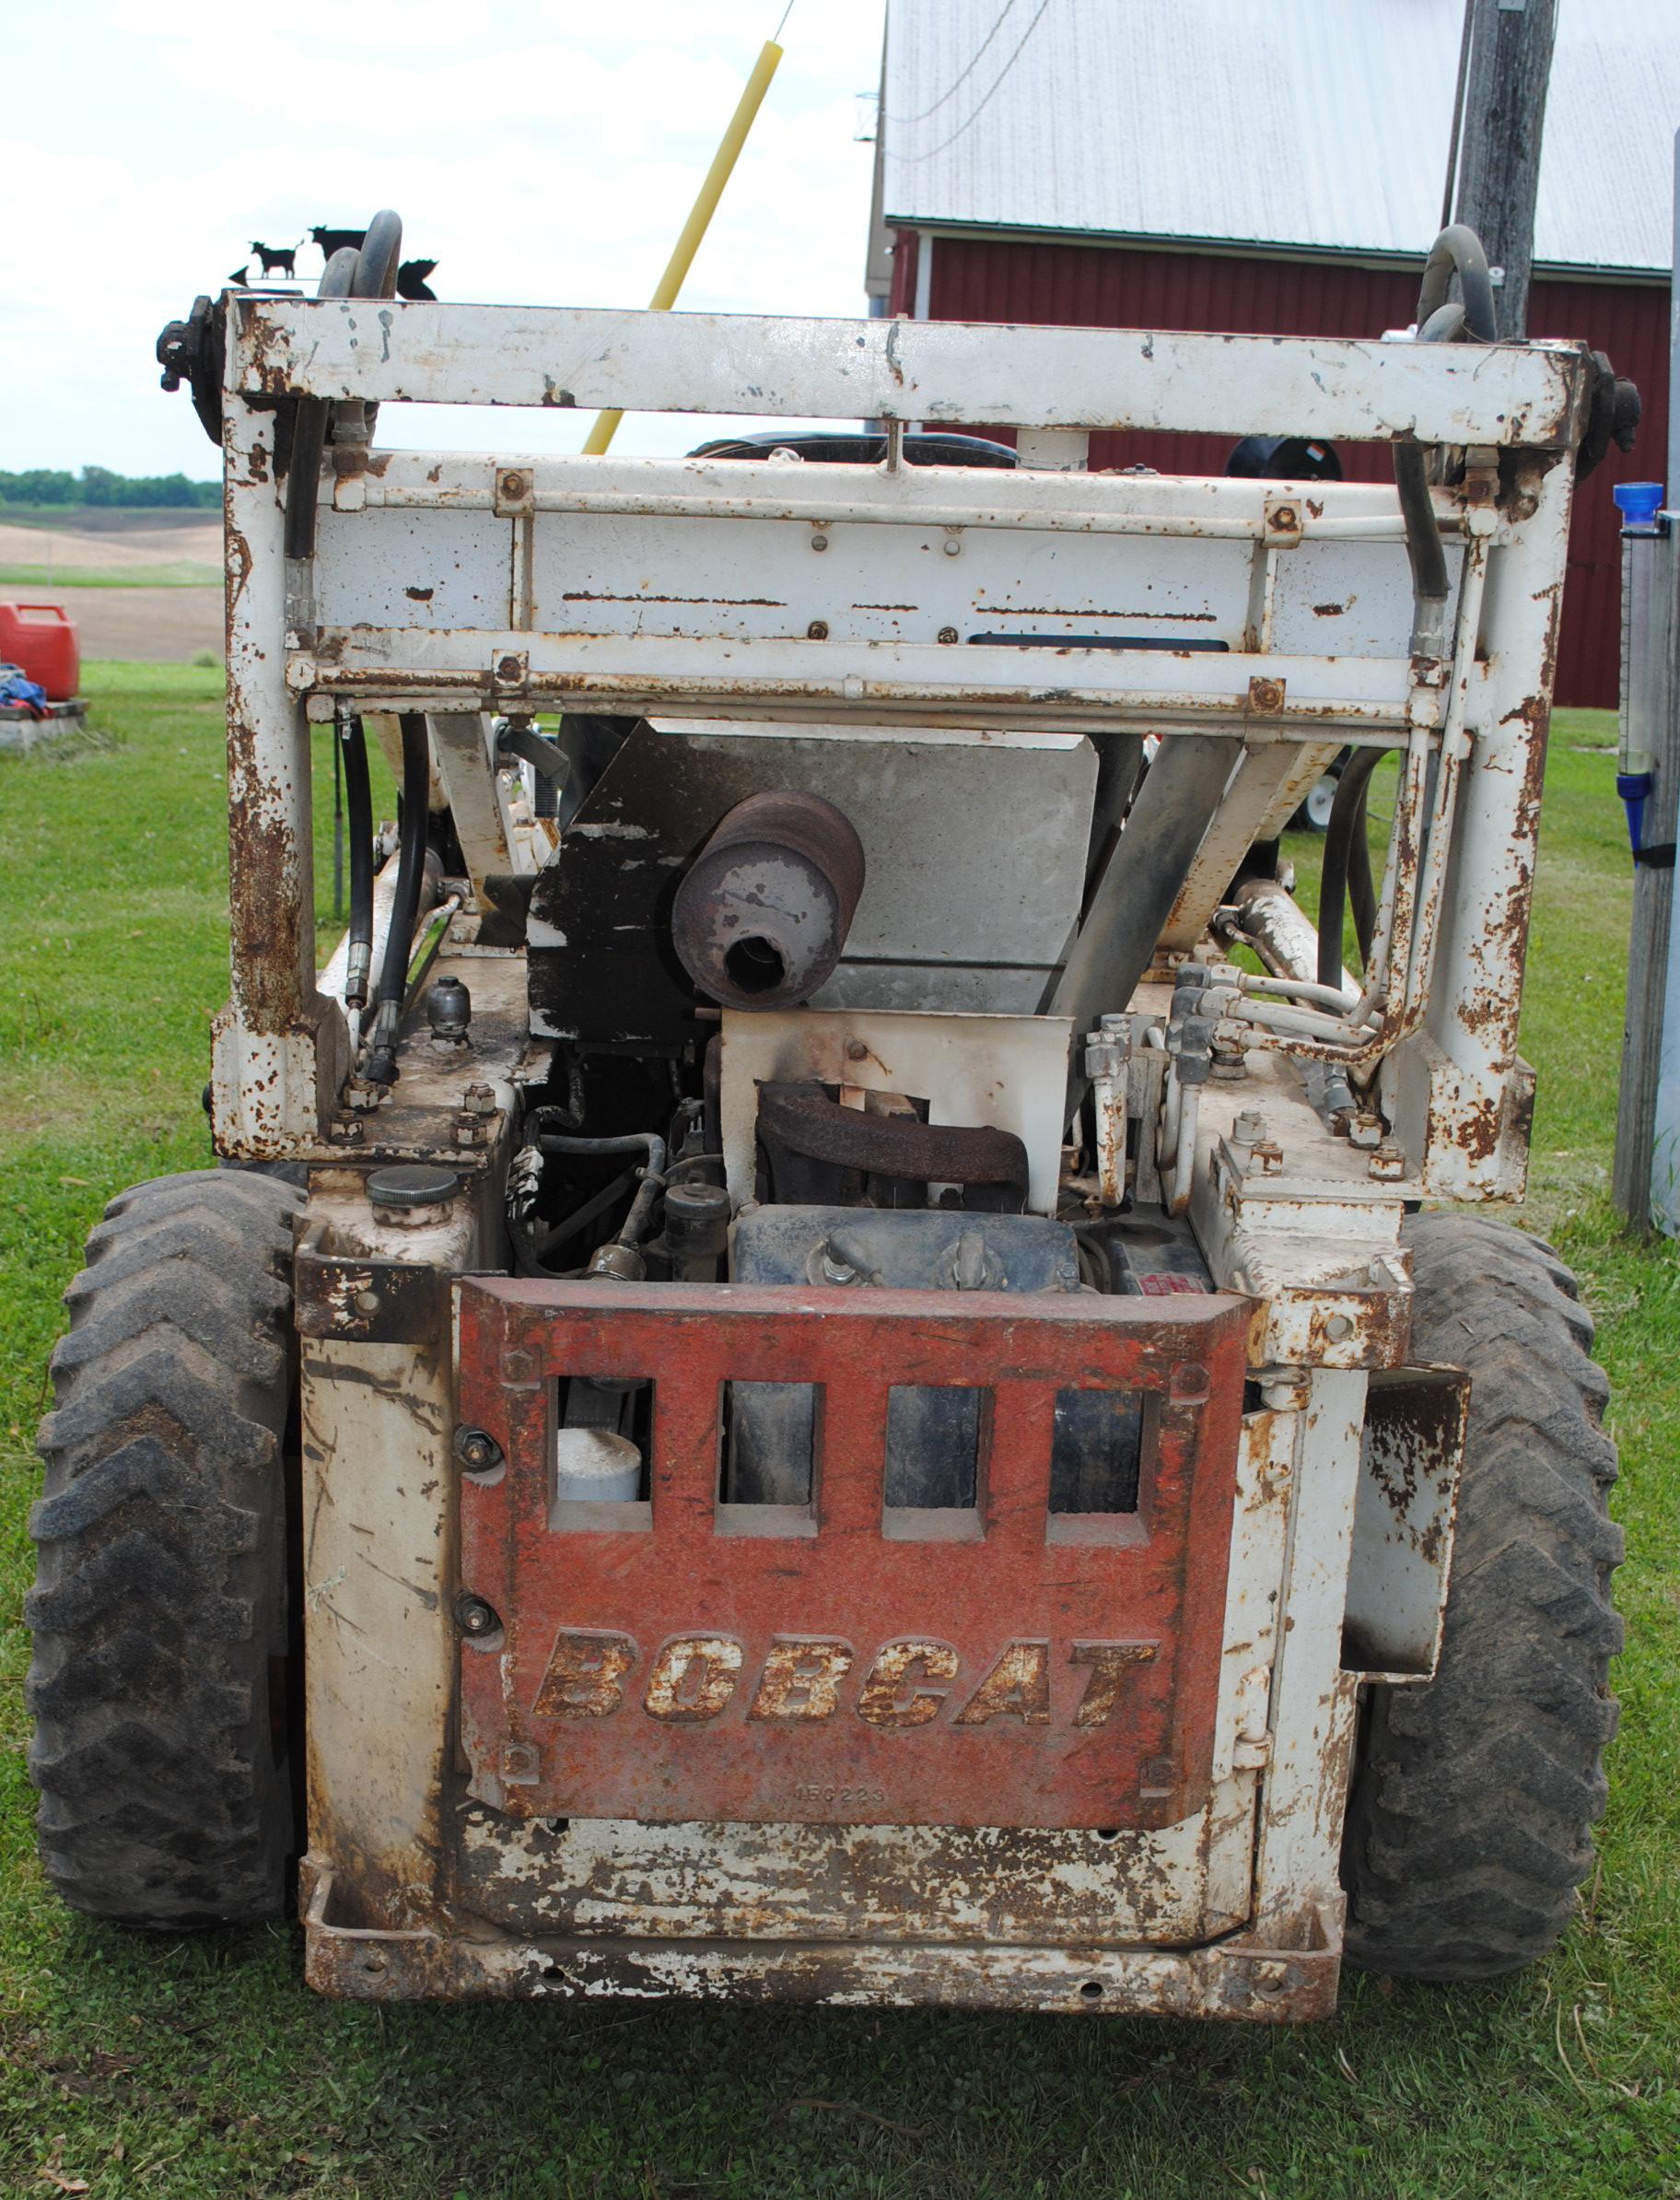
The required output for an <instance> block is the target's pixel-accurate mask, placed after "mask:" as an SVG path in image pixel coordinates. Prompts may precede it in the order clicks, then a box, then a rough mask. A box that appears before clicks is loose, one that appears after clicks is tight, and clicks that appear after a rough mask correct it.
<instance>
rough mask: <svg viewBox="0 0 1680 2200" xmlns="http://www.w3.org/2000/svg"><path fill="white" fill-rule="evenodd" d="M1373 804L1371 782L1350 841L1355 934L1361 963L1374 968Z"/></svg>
mask: <svg viewBox="0 0 1680 2200" xmlns="http://www.w3.org/2000/svg"><path fill="white" fill-rule="evenodd" d="M1370 807H1371V781H1370V780H1369V779H1367V780H1366V782H1365V784H1364V786H1363V787H1362V788H1361V789H1360V790H1359V815H1358V816H1357V817H1356V818H1355V819H1354V821H1353V834H1352V837H1351V838H1350V839H1349V841H1348V906H1349V907H1350V908H1351V909H1352V911H1353V936H1354V938H1355V939H1356V940H1357V941H1358V942H1359V965H1360V967H1361V968H1362V969H1366V970H1369V969H1370V967H1371V942H1372V941H1373V940H1374V939H1375V938H1376V936H1377V882H1376V880H1375V879H1374V878H1373V877H1372V876H1371V840H1370V837H1369V836H1368V834H1367V832H1366V829H1365V819H1366V813H1367V812H1368V811H1369V809H1370Z"/></svg>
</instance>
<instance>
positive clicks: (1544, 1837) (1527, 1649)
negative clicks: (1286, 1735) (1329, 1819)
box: [1342, 1214, 1622, 1981]
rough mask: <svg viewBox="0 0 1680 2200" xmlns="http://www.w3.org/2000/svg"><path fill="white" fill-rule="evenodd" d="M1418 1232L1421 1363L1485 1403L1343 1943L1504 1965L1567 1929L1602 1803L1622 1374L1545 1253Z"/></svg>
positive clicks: (1370, 1796) (1500, 1239)
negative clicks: (1448, 1558) (1611, 1375)
mask: <svg viewBox="0 0 1680 2200" xmlns="http://www.w3.org/2000/svg"><path fill="white" fill-rule="evenodd" d="M1406 1241H1407V1243H1408V1244H1409V1246H1410V1247H1411V1251H1412V1256H1413V1262H1414V1268H1415V1274H1416V1281H1417V1295H1416V1298H1415V1300H1414V1302H1413V1314H1412V1356H1413V1358H1414V1359H1415V1360H1417V1361H1418V1362H1428V1363H1437V1364H1444V1365H1447V1366H1453V1367H1460V1368H1463V1369H1464V1370H1465V1371H1466V1372H1467V1373H1468V1375H1469V1376H1470V1378H1471V1387H1470V1416H1469V1427H1468V1432H1467V1434H1466V1439H1465V1447H1464V1471H1463V1476H1462V1479H1461V1482H1460V1490H1459V1504H1458V1528H1457V1536H1456V1540H1455V1544H1454V1549H1453V1573H1452V1580H1451V1584H1450V1586H1449V1590H1448V1596H1447V1609H1446V1621H1445V1628H1444V1632H1443V1635H1442V1641H1441V1664H1440V1668H1439V1670H1438V1671H1437V1674H1436V1677H1435V1679H1433V1680H1432V1681H1430V1682H1429V1683H1427V1684H1426V1685H1424V1686H1421V1687H1415V1688H1375V1689H1373V1690H1372V1691H1371V1702H1370V1703H1369V1705H1368V1706H1367V1714H1366V1720H1365V1726H1364V1733H1363V1737H1362V1742H1361V1748H1360V1751H1359V1761H1358V1763H1357V1765H1356V1770H1355V1774H1354V1783H1353V1788H1352V1792H1351V1794H1350V1796H1349V1801H1348V1834H1347V1841H1346V1843H1345V1847H1344V1852H1343V1873H1342V1876H1343V1881H1344V1884H1345V1885H1346V1887H1347V1890H1348V1929H1347V1952H1348V1960H1350V1961H1351V1962H1353V1963H1356V1964H1358V1965H1359V1967H1360V1968H1361V1969H1364V1970H1368V1971H1380V1972H1390V1973H1392V1974H1394V1975H1397V1976H1401V1977H1407V1978H1420V1979H1432V1980H1440V1981H1450V1980H1459V1979H1482V1978H1496V1977H1499V1976H1500V1975H1501V1974H1502V1973H1504V1972H1511V1971H1516V1970H1519V1969H1521V1968H1522V1966H1523V1965H1524V1964H1526V1963H1532V1962H1534V1960H1536V1958H1538V1957H1540V1956H1543V1955H1545V1954H1546V1952H1547V1951H1548V1949H1550V1948H1552V1947H1554V1946H1555V1945H1556V1943H1557V1941H1558V1939H1559V1937H1561V1935H1562V1934H1563V1931H1564V1929H1565V1927H1566V1926H1567V1925H1568V1924H1569V1919H1570V1917H1571V1916H1572V1915H1573V1913H1574V1911H1575V1906H1576V1905H1575V1889H1576V1888H1577V1886H1578V1885H1579V1884H1580V1883H1581V1880H1582V1879H1583V1878H1585V1877H1586V1875H1587V1873H1588V1871H1589V1870H1590V1869H1591V1867H1592V1863H1593V1838H1592V1828H1593V1823H1594V1821H1595V1820H1597V1819H1598V1817H1599V1816H1600V1814H1601V1812H1602V1811H1603V1809H1604V1747H1605V1745H1606V1743H1608V1741H1609V1740H1610V1738H1611V1737H1612V1735H1613V1734H1614V1733H1615V1732H1616V1699H1615V1697H1614V1696H1612V1695H1611V1693H1610V1691H1609V1683H1608V1673H1609V1663H1610V1659H1611V1658H1612V1657H1613V1656H1615V1654H1616V1651H1617V1650H1619V1649H1620V1647H1621V1640H1622V1632H1621V1621H1619V1620H1618V1619H1617V1617H1616V1612H1615V1611H1614V1609H1612V1607H1611V1603H1610V1577H1611V1574H1613V1573H1614V1572H1615V1570H1616V1566H1617V1565H1618V1564H1619V1563H1620V1562H1621V1558H1622V1533H1621V1530H1620V1528H1619V1527H1616V1525H1615V1524H1614V1523H1613V1522H1612V1521H1611V1520H1610V1518H1609V1516H1608V1515H1607V1512H1606V1510H1605V1497H1606V1494H1607V1492H1608V1491H1609V1488H1610V1485H1611V1483H1612V1482H1613V1481H1614V1480H1616V1447H1615V1445H1613V1444H1612V1443H1611V1442H1610V1439H1609V1438H1608V1437H1607V1436H1606V1435H1605V1434H1604V1430H1603V1428H1602V1427H1601V1426H1600V1417H1601V1415H1602V1412H1603V1410H1604V1403H1605V1400H1606V1398H1607V1397H1608V1394H1609V1387H1608V1385H1607V1384H1606V1383H1605V1381H1604V1375H1603V1374H1602V1372H1601V1371H1600V1370H1599V1369H1598V1368H1597V1367H1596V1366H1595V1365H1594V1364H1593V1361H1592V1360H1591V1359H1590V1358H1589V1357H1588V1349H1589V1347H1590V1346H1591V1344H1592V1341H1593V1321H1592V1316H1590V1315H1589V1314H1588V1313H1587V1311H1586V1309H1585V1308H1584V1307H1583V1306H1581V1305H1580V1304H1579V1303H1578V1299H1577V1294H1576V1285H1575V1281H1574V1279H1573V1277H1572V1276H1571V1275H1570V1274H1569V1270H1568V1269H1566V1268H1565V1267H1564V1266H1563V1264H1562V1263H1561V1262H1560V1261H1559V1260H1558V1258H1557V1257H1556V1255H1555V1254H1554V1253H1553V1252H1552V1250H1551V1248H1550V1247H1549V1246H1544V1245H1541V1244H1540V1243H1539V1242H1538V1241H1537V1240H1536V1239H1534V1238H1532V1237H1527V1236H1524V1235H1523V1234H1522V1233H1521V1232H1520V1231H1517V1230H1514V1229H1511V1227H1509V1226H1508V1225H1505V1224H1502V1223H1490V1222H1487V1221H1484V1220H1482V1219H1481V1218H1480V1217H1477V1216H1469V1215H1456V1214H1425V1215H1418V1216H1415V1217H1414V1218H1413V1219H1412V1221H1411V1222H1409V1223H1407V1224H1406Z"/></svg>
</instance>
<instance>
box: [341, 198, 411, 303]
mask: <svg viewBox="0 0 1680 2200" xmlns="http://www.w3.org/2000/svg"><path fill="white" fill-rule="evenodd" d="M401 258H402V216H401V215H400V214H395V213H393V212H392V211H391V208H390V207H389V206H382V207H381V208H380V209H379V213H377V214H376V215H375V216H374V217H373V219H372V220H371V221H370V222H369V223H368V224H367V229H366V231H365V232H364V234H363V237H362V249H361V250H360V252H357V254H356V287H355V289H354V290H353V291H352V292H351V293H350V295H351V297H352V298H395V296H396V295H397V262H398V261H399V260H400V259H401Z"/></svg>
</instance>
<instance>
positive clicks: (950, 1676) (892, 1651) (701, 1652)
mask: <svg viewBox="0 0 1680 2200" xmlns="http://www.w3.org/2000/svg"><path fill="white" fill-rule="evenodd" d="M1159 1647H1160V1645H1159V1644H1157V1643H1153V1642H1139V1643H1089V1642H1075V1643H1068V1644H1064V1645H1061V1646H1060V1647H1059V1648H1058V1647H1057V1646H1056V1645H1054V1644H1050V1643H1048V1642H1044V1641H1042V1640H1039V1641H1031V1640H1030V1641H1015V1642H1008V1643H1005V1644H1003V1646H1002V1647H1001V1649H999V1651H998V1655H997V1656H996V1657H994V1658H993V1659H992V1661H991V1662H990V1664H989V1665H987V1666H986V1668H984V1669H983V1670H980V1671H975V1672H971V1673H969V1674H966V1675H965V1674H964V1673H963V1672H962V1658H961V1656H959V1654H958V1653H957V1652H956V1651H955V1650H954V1649H952V1647H951V1644H949V1643H940V1642H935V1641H933V1640H931V1639H930V1638H925V1637H922V1636H917V1635H903V1636H900V1637H898V1638H896V1639H895V1640H893V1641H892V1642H889V1643H883V1644H881V1647H880V1648H879V1649H878V1650H877V1651H876V1652H875V1654H874V1656H872V1657H870V1658H869V1659H867V1660H865V1659H861V1658H859V1657H858V1656H857V1653H856V1652H855V1651H854V1649H853V1647H852V1645H851V1644H850V1643H846V1642H842V1641H840V1640H838V1639H837V1638H836V1637H834V1636H833V1635H799V1634H778V1635H776V1636H773V1637H772V1639H771V1642H770V1644H769V1647H768V1648H767V1649H766V1650H765V1651H764V1654H763V1656H760V1657H758V1658H756V1659H755V1660H754V1661H752V1664H751V1666H750V1665H749V1659H748V1656H747V1648H746V1645H745V1644H743V1643H742V1642H741V1641H740V1640H739V1639H738V1638H737V1637H736V1636H734V1635H728V1634H679V1635H672V1636H671V1637H670V1639H669V1640H668V1641H666V1642H664V1643H662V1644H660V1645H659V1649H658V1650H657V1651H656V1652H655V1654H654V1656H653V1658H652V1661H651V1663H649V1664H648V1665H647V1675H646V1679H644V1680H642V1681H641V1682H640V1685H639V1690H638V1689H637V1687H636V1686H635V1685H634V1684H633V1679H632V1677H633V1676H634V1675H635V1674H636V1673H637V1672H638V1671H639V1669H640V1668H641V1667H642V1664H643V1658H642V1652H641V1650H640V1648H639V1647H638V1645H637V1644H636V1642H635V1641H634V1640H633V1638H632V1637H631V1636H629V1635H627V1634H619V1633H615V1632H606V1631H601V1630H595V1629H589V1628H580V1627H563V1628H562V1629H561V1630H560V1632H559V1633H558V1635H557V1636H556V1637H555V1640H554V1650H553V1652H552V1654H551V1656H550V1657H549V1661H548V1667H547V1669H546V1671H545V1672H544V1673H543V1676H542V1685H541V1686H540V1687H539V1688H538V1690H537V1693H536V1698H535V1701H534V1703H532V1705H531V1708H532V1710H533V1711H534V1712H535V1713H536V1714H537V1715H538V1716H539V1717H542V1718H549V1719H604V1718H610V1717H612V1715H613V1714H615V1713H617V1712H619V1711H621V1710H623V1709H624V1708H625V1707H626V1705H630V1706H631V1707H635V1706H636V1704H637V1703H638V1702H639V1708H640V1709H641V1710H642V1711H643V1712H644V1713H646V1714H647V1716H648V1717H649V1718H652V1719H659V1720H662V1721H664V1722H666V1723H667V1724H671V1725H682V1726H703V1725H706V1723H707V1722H709V1721H710V1720H713V1719H717V1718H721V1717H723V1716H724V1715H725V1714H727V1713H729V1712H730V1711H732V1710H733V1711H735V1712H737V1713H742V1712H744V1715H745V1716H746V1717H747V1718H749V1719H756V1720H764V1721H766V1722H775V1721H796V1720H814V1719H832V1718H835V1717H843V1718H845V1717H852V1718H859V1719H862V1720H864V1721H865V1722H866V1723H867V1724H868V1725H869V1726H906V1727H909V1726H930V1725H932V1724H933V1722H934V1721H935V1720H937V1719H939V1718H941V1717H946V1718H948V1721H949V1724H950V1725H951V1726H957V1727H984V1728H986V1729H987V1730H988V1731H1007V1730H1008V1729H1009V1727H1010V1726H1019V1727H1020V1728H1021V1729H1022V1730H1029V1729H1031V1728H1033V1727H1035V1726H1051V1725H1061V1726H1080V1727H1089V1726H1106V1725H1107V1724H1108V1723H1109V1721H1110V1720H1111V1719H1113V1718H1114V1717H1115V1716H1116V1715H1117V1714H1119V1713H1120V1712H1121V1710H1122V1709H1123V1707H1124V1703H1125V1698H1126V1681H1127V1679H1128V1678H1129V1677H1130V1676H1131V1675H1132V1674H1133V1673H1134V1672H1135V1671H1136V1670H1137V1669H1138V1668H1139V1667H1141V1666H1147V1665H1149V1663H1150V1662H1151V1660H1152V1659H1153V1658H1154V1657H1155V1656H1156V1654H1157V1651H1158V1650H1159Z"/></svg>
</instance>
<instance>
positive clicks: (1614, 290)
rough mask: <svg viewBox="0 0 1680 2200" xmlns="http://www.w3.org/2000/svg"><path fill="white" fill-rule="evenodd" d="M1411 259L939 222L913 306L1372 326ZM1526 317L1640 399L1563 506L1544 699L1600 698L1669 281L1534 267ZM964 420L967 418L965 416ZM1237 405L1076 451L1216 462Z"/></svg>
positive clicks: (1380, 461) (1106, 318) (1181, 465)
mask: <svg viewBox="0 0 1680 2200" xmlns="http://www.w3.org/2000/svg"><path fill="white" fill-rule="evenodd" d="M917 244H918V240H917V239H916V237H915V235H914V234H913V233H906V232H901V234H900V238H899V245H898V252H897V256H896V263H895V266H894V270H893V275H894V281H893V296H892V300H891V303H892V310H894V311H904V310H908V308H909V304H910V301H911V300H912V299H913V298H914V297H915V293H916V250H917ZM1418 272H1419V271H1418V269H1415V268H1404V267H1359V266H1355V265H1351V264H1345V263H1341V262H1338V261H1330V260H1315V261H1301V260H1267V259H1244V258H1243V257H1241V256H1240V255H1237V254H1235V253H1231V254H1226V253H1219V252H1172V251H1159V252H1150V251H1138V250H1132V249H1128V248H1126V247H1119V246H1107V245H1089V244H1052V243H1039V242H1029V241H1024V240H1006V239H1000V238H982V237H974V238H952V237H940V238H939V239H938V240H936V242H935V245H934V249H933V268H932V280H931V284H930V286H929V304H928V310H929V313H930V315H931V317H932V318H933V319H934V320H936V321H1018V322H1043V323H1048V324H1050V325H1052V326H1063V327H1079V328H1168V329H1208V330H1229V331H1238V332H1243V333H1245V334H1254V335H1283V336H1305V335H1312V336H1373V335H1379V334H1382V332H1383V330H1384V329H1390V328H1404V327H1405V326H1406V324H1407V322H1410V320H1411V319H1412V315H1413V310H1414V308H1415V305H1416V302H1417V296H1418ZM1529 333H1530V334H1531V335H1534V336H1569V337H1584V338H1585V339H1586V341H1587V342H1588V343H1589V344H1591V345H1593V348H1594V349H1595V350H1598V351H1604V352H1607V353H1608V354H1609V356H1610V357H1611V359H1612V360H1613V361H1614V362H1615V365H1616V371H1617V372H1618V373H1620V374H1628V375H1631V376H1632V378H1633V380H1635V381H1636V382H1637V383H1638V384H1639V390H1640V392H1641V394H1642V396H1643V398H1644V401H1645V416H1644V420H1643V423H1642V425H1641V427H1640V431H1639V442H1638V443H1637V444H1636V446H1635V448H1634V451H1633V454H1632V456H1631V457H1630V458H1624V457H1623V456H1622V454H1621V452H1620V451H1611V453H1610V455H1609V457H1608V458H1607V459H1606V460H1605V461H1604V464H1603V465H1602V466H1600V467H1599V469H1598V471H1597V472H1596V473H1595V474H1592V475H1590V476H1589V478H1588V480H1587V482H1586V483H1585V485H1584V486H1583V488H1582V489H1581V493H1580V495H1579V497H1578V498H1577V500H1576V507H1575V519H1574V524H1573V526H1572V528H1571V531H1570V536H1569V582H1568V586H1567V588H1566V590H1565V594H1564V610H1563V636H1562V645H1561V648H1560V649H1559V652H1558V685H1557V700H1558V702H1559V703H1564V704H1597V705H1602V706H1604V707H1609V708H1613V707H1614V706H1615V703H1616V694H1617V688H1618V682H1619V650H1620V634H1621V617H1620V590H1621V554H1620V545H1619V540H1618V535H1617V529H1618V526H1619V515H1618V514H1617V512H1616V507H1615V505H1614V504H1613V503H1612V501H1611V497H1610V490H1611V486H1612V485H1613V483H1615V482H1616V481H1620V480H1625V479H1631V480H1645V479H1651V480H1655V479H1657V478H1659V477H1660V476H1661V474H1662V473H1663V454H1664V452H1665V451H1666V449H1667V436H1668V288H1667V286H1666V285H1664V284H1656V283H1648V284H1637V283H1602V282H1588V281H1580V280H1568V281H1566V280H1561V279H1554V278H1549V277H1540V278H1538V279H1537V280H1536V281H1535V283H1534V288H1533V291H1532V293H1531V295H1530V299H1529ZM976 425H979V424H976ZM1246 432H1247V429H1246V426H1245V424H1244V423H1243V421H1241V420H1233V421H1232V422H1231V424H1230V433H1229V434H1228V435H1218V436H1214V435H1202V436H1166V435H1121V436H1096V437H1093V438H1092V439H1091V463H1092V464H1093V465H1097V466H1126V465H1135V464H1143V465H1149V466H1158V467H1160V469H1161V471H1162V473H1172V474H1220V473H1223V471H1224V467H1225V460H1226V456H1227V454H1228V452H1229V451H1230V449H1231V444H1232V442H1234V441H1235V440H1236V439H1237V438H1238V437H1239V436H1241V435H1243V434H1244V433H1246ZM1340 449H1341V458H1342V462H1343V465H1344V467H1345V468H1346V470H1347V473H1348V476H1349V478H1350V479H1354V480H1365V481H1375V480H1380V479H1383V478H1384V477H1385V476H1386V474H1387V471H1388V468H1387V461H1386V458H1385V455H1384V453H1383V451H1382V450H1381V449H1380V448H1379V447H1378V446H1375V445H1372V444H1364V445H1359V444H1354V445H1348V444H1344V445H1342V446H1341V447H1340Z"/></svg>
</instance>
